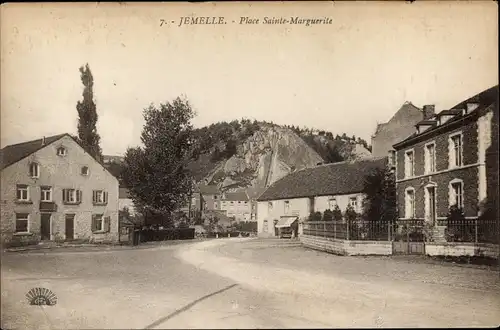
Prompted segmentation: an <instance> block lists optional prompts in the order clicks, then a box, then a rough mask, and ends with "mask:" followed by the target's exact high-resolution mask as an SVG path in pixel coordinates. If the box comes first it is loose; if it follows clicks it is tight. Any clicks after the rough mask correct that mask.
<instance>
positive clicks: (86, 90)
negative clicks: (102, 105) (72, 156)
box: [76, 64, 102, 161]
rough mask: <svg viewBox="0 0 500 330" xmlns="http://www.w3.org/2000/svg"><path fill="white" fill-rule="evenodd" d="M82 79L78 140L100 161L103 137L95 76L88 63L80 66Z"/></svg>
mask: <svg viewBox="0 0 500 330" xmlns="http://www.w3.org/2000/svg"><path fill="white" fill-rule="evenodd" d="M80 79H81V81H82V84H83V100H82V101H78V102H77V104H76V110H77V111H78V141H79V142H80V144H81V145H82V147H83V149H85V151H87V152H88V153H89V154H90V155H92V156H93V157H94V158H95V159H97V160H98V161H102V150H101V147H100V145H99V143H100V141H101V137H100V136H99V134H98V133H97V126H96V125H97V119H98V115H97V110H96V104H95V102H94V77H93V76H92V72H91V71H90V67H89V65H88V64H86V65H85V67H83V66H82V67H80Z"/></svg>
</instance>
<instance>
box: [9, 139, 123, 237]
mask: <svg viewBox="0 0 500 330" xmlns="http://www.w3.org/2000/svg"><path fill="white" fill-rule="evenodd" d="M1 159H2V167H1V229H2V235H1V238H2V245H3V244H9V245H15V244H30V243H38V242H39V241H51V240H73V239H78V240H89V241H99V242H104V241H108V242H111V241H117V239H118V180H117V179H116V178H115V177H114V176H113V175H112V174H111V173H109V172H108V171H107V170H106V169H105V168H104V167H103V166H102V165H101V164H100V163H99V162H97V161H96V160H95V159H94V158H93V157H92V156H91V155H90V154H88V153H87V152H86V151H85V150H84V149H83V148H82V147H81V146H80V145H79V144H78V143H77V142H76V140H75V139H74V138H73V137H71V135H69V134H61V135H55V136H51V137H46V138H42V139H38V140H34V141H29V142H24V143H19V144H15V145H9V146H6V147H5V148H3V149H2V150H1Z"/></svg>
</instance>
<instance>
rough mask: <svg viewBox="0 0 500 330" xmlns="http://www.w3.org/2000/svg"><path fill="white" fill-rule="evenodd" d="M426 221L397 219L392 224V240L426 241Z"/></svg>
mask: <svg viewBox="0 0 500 330" xmlns="http://www.w3.org/2000/svg"><path fill="white" fill-rule="evenodd" d="M424 228H425V221H424V220H423V219H407V220H396V221H395V222H394V223H392V224H391V240H393V241H398V242H400V241H403V242H424V241H425V235H426V233H425V229H424Z"/></svg>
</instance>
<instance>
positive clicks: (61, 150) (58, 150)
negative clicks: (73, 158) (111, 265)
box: [57, 147, 66, 156]
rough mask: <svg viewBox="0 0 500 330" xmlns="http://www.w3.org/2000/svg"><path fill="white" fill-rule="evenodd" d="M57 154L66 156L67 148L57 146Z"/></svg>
mask: <svg viewBox="0 0 500 330" xmlns="http://www.w3.org/2000/svg"><path fill="white" fill-rule="evenodd" d="M57 155H58V156H66V148H64V147H59V148H57Z"/></svg>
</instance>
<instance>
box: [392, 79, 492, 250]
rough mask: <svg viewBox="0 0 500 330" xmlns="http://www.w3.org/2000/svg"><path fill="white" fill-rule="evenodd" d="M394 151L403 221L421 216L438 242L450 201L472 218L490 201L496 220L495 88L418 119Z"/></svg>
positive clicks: (442, 237)
mask: <svg viewBox="0 0 500 330" xmlns="http://www.w3.org/2000/svg"><path fill="white" fill-rule="evenodd" d="M394 149H395V150H396V185H397V198H398V209H399V218H400V219H401V220H405V219H421V220H425V221H426V222H427V223H428V224H430V225H431V226H434V229H435V233H434V239H435V241H437V242H440V241H441V242H442V241H444V231H445V228H446V222H443V220H445V219H446V216H447V214H448V211H449V208H450V206H452V205H455V206H458V207H459V208H461V209H463V211H464V213H465V217H466V218H467V219H471V220H473V219H477V218H478V217H479V216H481V214H482V212H483V211H484V209H485V207H488V205H490V206H489V207H490V208H492V209H493V210H494V213H493V217H492V219H495V220H496V221H498V217H497V216H496V214H497V213H496V212H497V211H498V86H495V87H493V88H490V89H488V90H486V91H484V92H482V93H479V94H478V95H475V96H474V97H472V98H469V99H467V100H465V101H464V102H461V103H460V104H458V105H456V106H454V107H453V108H451V109H448V110H443V111H441V112H439V113H438V114H436V115H435V116H433V117H432V118H429V119H427V120H422V121H420V122H418V123H417V124H416V125H415V127H414V132H413V134H412V135H411V136H409V137H408V138H406V139H404V140H403V141H401V142H399V143H397V144H395V145H394ZM492 204H496V205H493V206H491V205H492ZM463 225H464V224H462V226H463ZM496 228H497V229H498V224H497V227H496ZM475 231H477V229H475ZM426 249H427V246H426Z"/></svg>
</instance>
